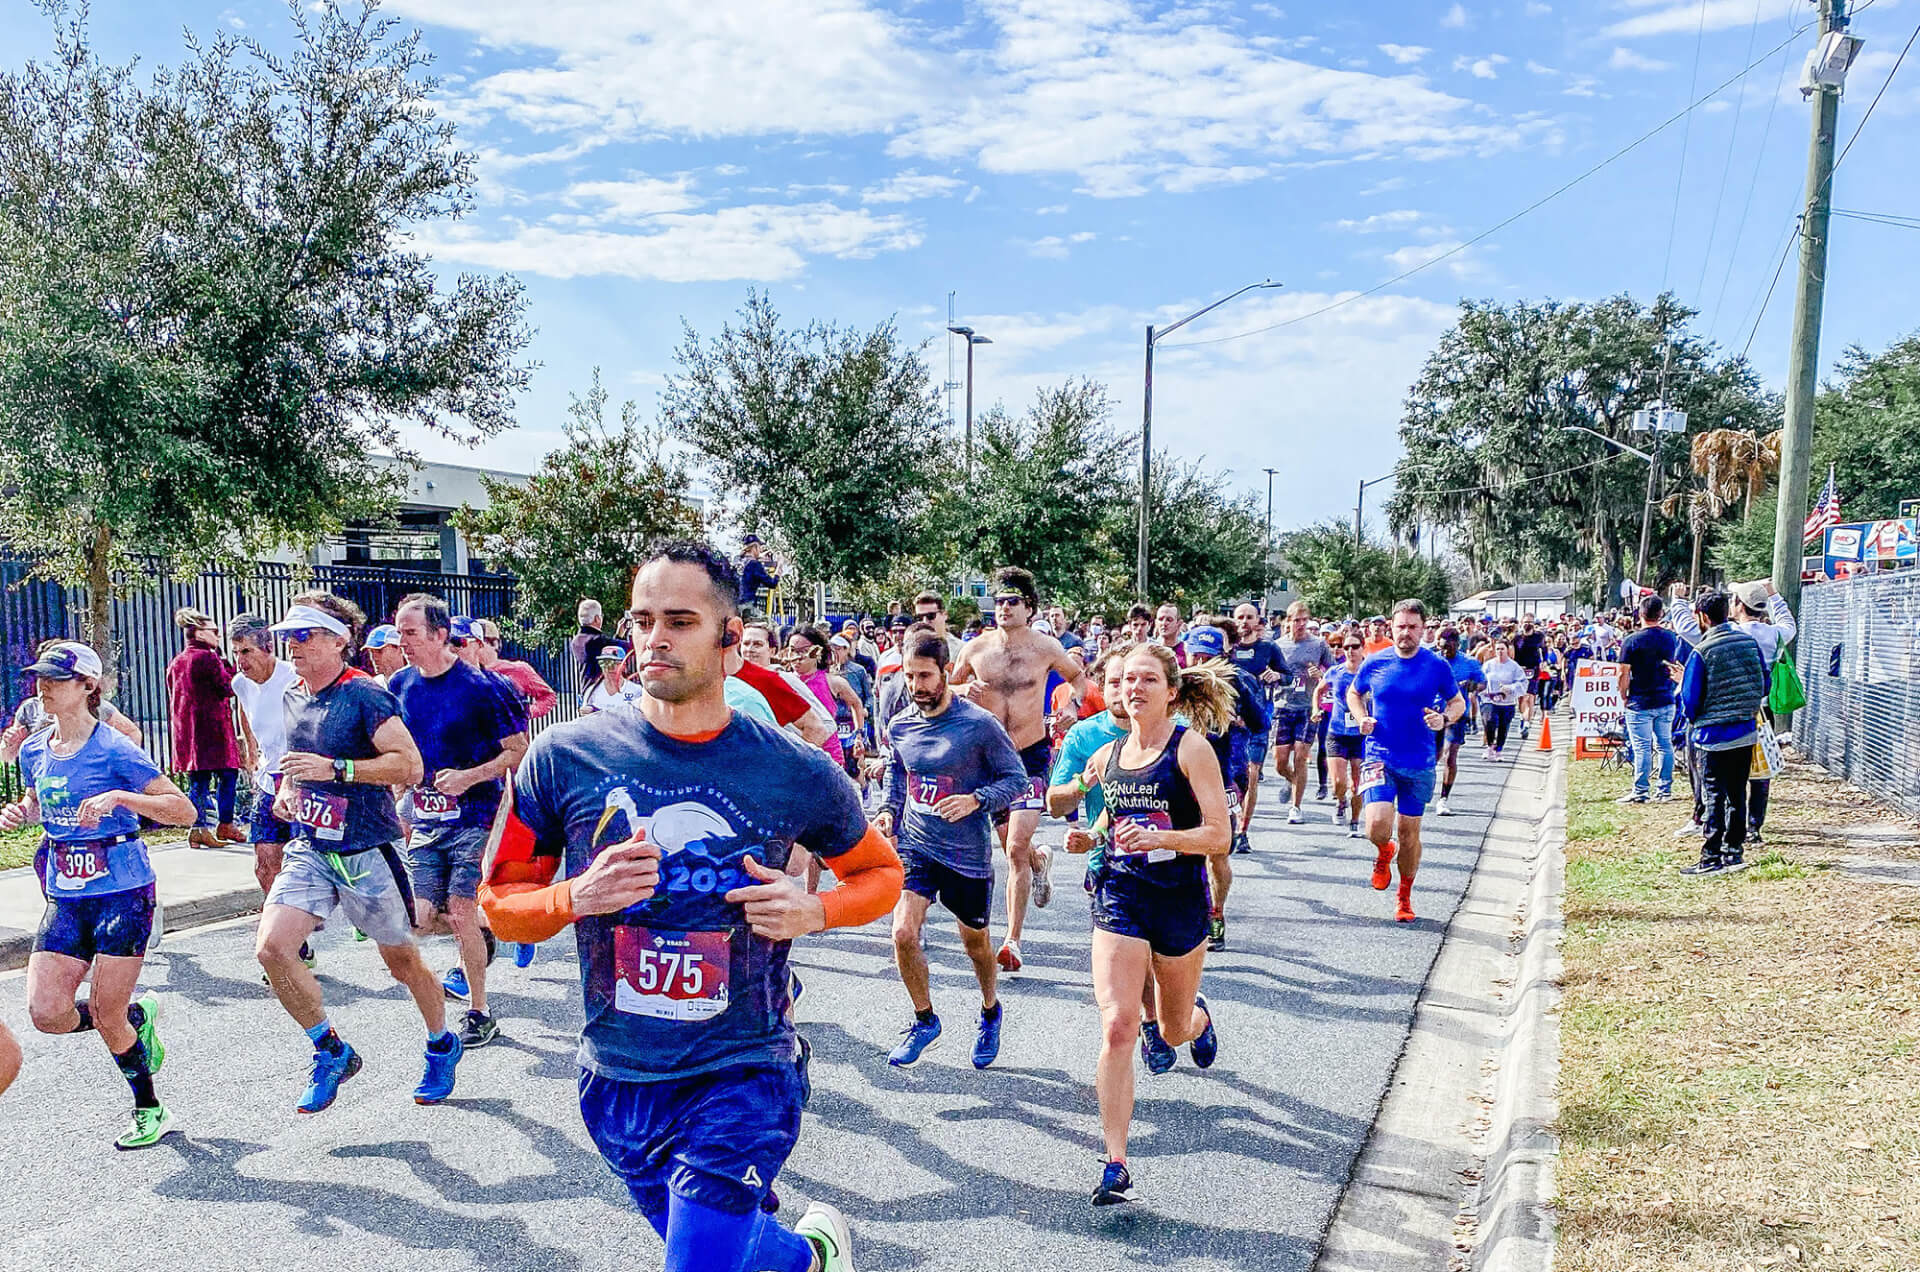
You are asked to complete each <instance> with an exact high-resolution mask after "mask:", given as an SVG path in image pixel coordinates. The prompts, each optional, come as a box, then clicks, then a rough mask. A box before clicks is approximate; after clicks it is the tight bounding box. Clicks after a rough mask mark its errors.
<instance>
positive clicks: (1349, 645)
mask: <svg viewBox="0 0 1920 1272" xmlns="http://www.w3.org/2000/svg"><path fill="white" fill-rule="evenodd" d="M1340 648H1342V649H1365V648H1366V646H1365V645H1363V644H1361V643H1360V642H1359V641H1357V640H1350V641H1348V642H1347V643H1346V644H1344V645H1342V646H1340Z"/></svg>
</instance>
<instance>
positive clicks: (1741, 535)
mask: <svg viewBox="0 0 1920 1272" xmlns="http://www.w3.org/2000/svg"><path fill="white" fill-rule="evenodd" d="M1779 501H1780V495H1779V492H1778V491H1773V490H1769V491H1768V492H1767V493H1766V494H1764V495H1757V496H1755V498H1754V500H1753V509H1752V511H1751V512H1750V513H1749V514H1748V515H1747V516H1745V517H1742V518H1739V519H1738V520H1735V519H1728V520H1726V521H1722V522H1720V523H1718V524H1717V525H1716V526H1715V527H1714V530H1713V532H1712V543H1713V547H1712V548H1711V549H1710V550H1709V551H1708V553H1707V560H1708V561H1710V562H1711V563H1712V565H1713V568H1714V569H1716V570H1718V571H1720V575H1721V577H1722V578H1723V579H1725V580H1727V581H1729V582H1734V583H1738V582H1740V581H1742V580H1744V579H1764V578H1768V577H1769V576H1771V575H1772V573H1773V517H1774V509H1775V508H1776V507H1778V506H1779Z"/></svg>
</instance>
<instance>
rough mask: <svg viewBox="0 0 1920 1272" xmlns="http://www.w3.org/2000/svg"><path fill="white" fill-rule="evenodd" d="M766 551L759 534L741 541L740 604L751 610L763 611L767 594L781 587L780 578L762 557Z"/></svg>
mask: <svg viewBox="0 0 1920 1272" xmlns="http://www.w3.org/2000/svg"><path fill="white" fill-rule="evenodd" d="M764 551H765V549H764V548H763V547H761V545H760V536H759V535H757V534H750V535H748V536H747V537H746V538H744V539H742V540H740V604H741V605H742V606H745V607H748V608H751V609H763V608H764V607H765V606H766V603H767V593H768V592H770V591H772V590H773V589H774V588H776V587H779V586H780V576H779V575H777V574H775V573H774V572H773V571H772V570H770V569H768V568H767V562H766V558H765V557H763V556H762V555H761V553H762V552H764Z"/></svg>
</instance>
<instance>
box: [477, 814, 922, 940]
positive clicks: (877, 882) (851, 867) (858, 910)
mask: <svg viewBox="0 0 1920 1272" xmlns="http://www.w3.org/2000/svg"><path fill="white" fill-rule="evenodd" d="M827 868H828V869H829V870H831V871H833V877H834V878H836V879H838V880H839V881H840V886H839V887H837V888H835V889H834V890H833V891H832V892H823V893H821V894H820V908H821V909H822V910H823V911H825V913H826V916H827V926H828V927H830V928H837V927H860V926H861V925H863V924H867V923H871V922H873V921H874V920H875V919H877V918H879V917H880V916H881V915H883V914H890V913H892V911H893V907H894V905H895V904H896V903H897V902H898V901H899V900H900V886H901V885H902V884H903V883H905V882H906V877H907V876H906V871H905V870H904V869H903V868H902V867H901V865H900V854H898V853H896V852H895V851H894V850H893V845H892V844H890V843H888V842H887V839H886V836H884V835H882V834H881V833H880V832H879V831H877V830H875V829H874V828H873V827H871V826H869V827H867V833H866V834H864V835H862V836H861V837H860V842H859V843H857V844H855V845H854V846H853V847H852V848H850V849H848V850H847V851H846V852H843V853H841V854H840V855H839V856H838V857H829V858H827ZM498 930H499V929H497V928H496V929H495V931H496V932H497V931H498Z"/></svg>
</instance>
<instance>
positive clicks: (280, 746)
mask: <svg viewBox="0 0 1920 1272" xmlns="http://www.w3.org/2000/svg"><path fill="white" fill-rule="evenodd" d="M299 678H300V676H299V673H298V672H296V671H294V669H293V664H292V663H290V662H288V661H287V660H286V659H284V658H278V659H275V660H274V664H273V674H272V675H271V676H268V677H267V682H266V683H265V684H255V683H254V681H253V678H252V677H251V676H249V675H247V673H246V672H244V671H238V672H235V673H234V675H233V696H234V697H235V698H238V699H239V700H240V709H241V710H242V711H244V712H246V713H247V727H248V728H249V729H252V730H253V740H254V741H255V742H257V743H259V744H260V767H259V769H258V771H259V772H261V773H278V772H279V771H280V761H281V760H283V759H285V758H286V755H287V690H289V689H291V688H293V683H294V681H296V680H298V679H299Z"/></svg>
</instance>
